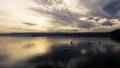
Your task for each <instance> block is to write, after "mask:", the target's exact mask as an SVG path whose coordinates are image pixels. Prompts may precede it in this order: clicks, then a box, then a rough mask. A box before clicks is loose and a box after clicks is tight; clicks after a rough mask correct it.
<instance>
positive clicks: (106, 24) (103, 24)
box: [102, 21, 114, 26]
mask: <svg viewBox="0 0 120 68" xmlns="http://www.w3.org/2000/svg"><path fill="white" fill-rule="evenodd" d="M113 25H114V24H113V23H111V22H110V21H106V22H103V23H102V26H113Z"/></svg>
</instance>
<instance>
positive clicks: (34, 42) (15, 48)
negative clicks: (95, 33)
mask: <svg viewBox="0 0 120 68" xmlns="http://www.w3.org/2000/svg"><path fill="white" fill-rule="evenodd" d="M119 64H120V42H119V41H115V40H112V39H110V38H106V37H105V38H97V37H0V68H88V67H92V68H101V67H106V68H108V67H113V68H115V66H119ZM119 67H120V66H119Z"/></svg>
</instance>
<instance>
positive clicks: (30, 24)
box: [22, 22, 37, 26]
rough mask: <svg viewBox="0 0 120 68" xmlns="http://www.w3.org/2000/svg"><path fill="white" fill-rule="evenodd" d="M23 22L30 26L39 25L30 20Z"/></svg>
mask: <svg viewBox="0 0 120 68" xmlns="http://www.w3.org/2000/svg"><path fill="white" fill-rule="evenodd" d="M22 23H23V24H25V25H29V26H35V25H37V24H35V23H29V22H22Z"/></svg>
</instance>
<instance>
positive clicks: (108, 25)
mask: <svg viewBox="0 0 120 68" xmlns="http://www.w3.org/2000/svg"><path fill="white" fill-rule="evenodd" d="M119 28H120V0H0V33H12V32H109V31H112V30H115V29H119Z"/></svg>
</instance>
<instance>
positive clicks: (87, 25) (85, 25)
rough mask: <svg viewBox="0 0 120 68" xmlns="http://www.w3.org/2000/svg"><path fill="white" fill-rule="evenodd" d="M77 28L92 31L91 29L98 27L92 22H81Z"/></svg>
mask: <svg viewBox="0 0 120 68" xmlns="http://www.w3.org/2000/svg"><path fill="white" fill-rule="evenodd" d="M77 26H78V27H80V28H86V29H90V28H93V27H95V26H96V25H95V24H94V23H92V22H88V21H80V23H78V24H77Z"/></svg>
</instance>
